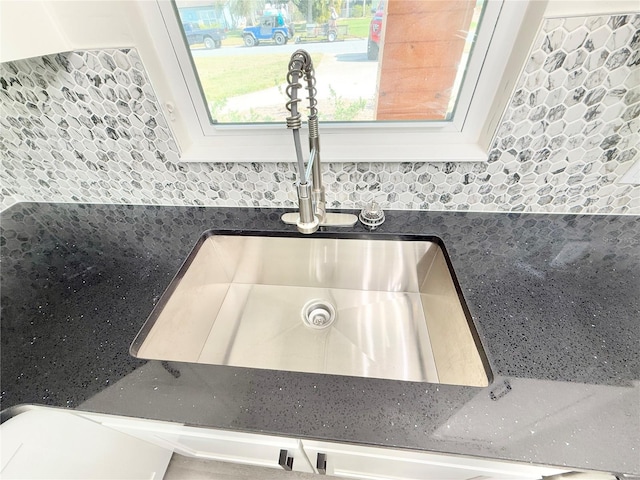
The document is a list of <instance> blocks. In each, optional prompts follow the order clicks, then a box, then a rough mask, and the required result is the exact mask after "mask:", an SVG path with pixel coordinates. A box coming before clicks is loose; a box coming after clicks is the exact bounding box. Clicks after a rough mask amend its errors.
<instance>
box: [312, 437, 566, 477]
mask: <svg viewBox="0 0 640 480" xmlns="http://www.w3.org/2000/svg"><path fill="white" fill-rule="evenodd" d="M302 444H303V448H304V450H305V452H306V454H307V456H308V457H309V459H310V460H311V462H312V463H313V465H314V467H316V468H317V470H318V471H319V472H321V470H322V469H323V467H324V470H325V471H326V474H327V475H335V476H339V477H343V478H358V479H370V480H382V479H384V480H413V479H415V480H429V479H433V480H471V479H473V480H489V479H491V480H493V479H496V480H498V479H500V480H502V479H504V480H527V479H532V480H534V479H540V478H541V477H542V476H543V475H554V474H558V473H562V472H566V471H567V470H563V469H559V468H548V467H537V466H535V465H528V464H524V465H523V464H516V463H509V462H500V461H494V460H483V459H476V458H469V457H460V456H455V455H442V454H435V453H429V452H419V451H409V450H397V449H390V448H381V447H366V446H361V445H350V444H338V443H329V442H317V441H312V440H303V441H302ZM318 455H323V456H324V457H323V458H324V459H325V460H326V464H324V465H322V464H321V465H317V461H318V460H317V459H318Z"/></svg>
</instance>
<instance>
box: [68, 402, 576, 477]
mask: <svg viewBox="0 0 640 480" xmlns="http://www.w3.org/2000/svg"><path fill="white" fill-rule="evenodd" d="M79 415H82V416H84V417H86V418H89V419H91V420H93V421H96V422H99V423H101V424H102V425H104V426H107V427H110V428H112V429H115V430H118V431H120V432H123V433H127V434H129V435H132V436H135V437H138V438H140V439H143V440H146V441H148V442H151V443H154V444H155V445H157V446H159V447H164V448H166V449H168V450H171V451H175V452H176V453H179V454H182V455H186V456H189V457H198V458H206V459H212V460H220V461H226V462H233V463H241V464H245V465H257V466H263V467H272V468H284V469H285V470H287V469H289V467H291V469H292V470H294V471H299V472H307V473H318V474H326V475H332V476H337V477H341V478H357V479H370V480H418V479H419V480H429V479H434V480H471V479H473V480H528V479H531V480H534V479H540V478H542V477H543V476H549V475H556V474H561V473H565V472H567V471H568V470H567V469H561V468H552V467H541V466H536V465H530V464H519V463H512V462H505V461H498V460H487V459H480V458H471V457H464V456H459V455H446V454H439V453H431V452H423V451H416V450H401V449H394V448H384V447H368V446H364V445H353V444H347V443H336V442H324V441H315V440H298V439H292V438H287V437H278V436H272V435H261V434H255V433H242V432H236V431H227V430H217V429H207V428H198V427H190V426H186V425H179V424H175V423H169V422H158V421H152V420H141V419H132V418H125V417H117V416H111V415H101V414H92V413H84V412H79ZM283 452H286V453H284V454H283ZM283 455H284V456H283ZM319 456H320V457H319ZM318 458H320V459H321V460H322V459H323V460H324V461H321V462H320V463H318ZM287 460H290V462H292V463H291V464H290V465H287ZM283 478H284V477H283Z"/></svg>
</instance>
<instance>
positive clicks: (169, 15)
mask: <svg viewBox="0 0 640 480" xmlns="http://www.w3.org/2000/svg"><path fill="white" fill-rule="evenodd" d="M536 4H541V5H542V6H541V7H540V6H539V5H538V6H537V7H536ZM544 5H546V2H536V1H535V0H488V4H487V6H486V9H487V10H486V11H485V13H484V19H483V24H484V25H486V24H487V23H489V22H493V23H494V27H493V29H487V28H481V29H480V32H479V33H478V38H477V42H476V46H475V47H474V51H473V54H472V58H471V59H470V64H469V67H468V73H467V74H466V76H465V80H464V82H463V85H462V87H461V90H460V98H459V100H458V106H457V108H456V111H455V112H454V117H453V119H452V120H451V121H447V122H345V123H338V122H330V123H326V122H325V123H321V125H320V139H321V146H322V153H323V160H324V161H325V162H421V161H428V162H451V161H456V162H467V161H469V162H478V161H486V160H487V157H488V149H489V146H490V143H491V140H492V137H493V134H494V131H495V129H496V127H497V125H498V121H499V120H500V117H501V115H502V111H503V109H504V106H505V104H506V101H507V99H508V97H509V96H510V94H511V91H512V89H513V84H514V83H515V79H516V78H517V75H518V74H519V73H520V69H521V68H522V64H523V63H524V59H525V57H526V54H527V53H528V49H529V45H530V41H531V39H532V37H533V35H534V34H535V32H536V31H537V28H538V25H539V21H540V19H541V18H542V14H543V12H544ZM140 8H141V9H142V13H143V15H144V18H145V20H146V22H147V26H148V29H149V34H150V36H151V38H153V41H154V45H155V50H156V55H157V57H158V59H159V61H160V63H161V69H162V71H163V72H164V73H165V75H166V77H165V82H167V83H168V86H169V92H170V95H169V96H170V97H171V98H167V95H164V96H163V97H165V98H163V99H162V103H163V107H164V109H165V112H166V114H167V116H168V118H169V120H170V124H171V126H172V127H173V131H174V133H175V134H176V137H177V140H178V143H179V147H180V150H181V158H180V160H181V161H183V162H293V161H295V152H294V149H293V143H292V139H291V132H289V131H288V130H287V129H286V127H285V125H284V117H285V115H286V112H285V111H284V103H285V101H286V99H284V98H283V121H282V124H254V125H248V124H237V125H235V124H211V123H210V121H209V116H208V114H207V111H206V108H207V106H206V103H205V102H204V100H203V98H202V95H201V93H200V89H199V85H198V80H197V78H196V73H195V71H194V69H193V67H192V63H191V58H190V55H189V52H188V47H187V46H186V45H185V42H184V40H183V37H182V33H181V30H180V24H179V18H178V16H177V15H176V14H175V10H174V8H173V5H172V4H171V2H170V0H154V1H147V2H141V3H140ZM531 10H534V12H533V13H532V12H531ZM532 17H533V18H532ZM536 17H537V18H536ZM525 19H526V22H525ZM285 73H286V72H283V76H284V75H285ZM318 81H320V82H321V81H322V79H318Z"/></svg>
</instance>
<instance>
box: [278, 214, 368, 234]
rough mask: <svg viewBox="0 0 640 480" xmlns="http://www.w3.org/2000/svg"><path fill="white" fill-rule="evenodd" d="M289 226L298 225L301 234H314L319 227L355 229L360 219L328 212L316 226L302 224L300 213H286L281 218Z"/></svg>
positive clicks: (350, 215)
mask: <svg viewBox="0 0 640 480" xmlns="http://www.w3.org/2000/svg"><path fill="white" fill-rule="evenodd" d="M280 218H281V219H282V221H283V222H284V223H286V224H287V225H297V226H298V230H299V231H300V233H313V232H315V231H316V230H317V229H318V227H353V226H354V225H355V224H356V222H357V221H358V217H356V216H355V215H352V214H351V213H332V212H328V213H326V214H325V216H324V220H323V221H322V222H318V223H316V224H315V228H313V227H312V224H306V223H304V224H302V223H300V214H299V213H298V212H290V213H285V214H283V215H282V217H280Z"/></svg>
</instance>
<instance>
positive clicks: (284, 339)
mask: <svg viewBox="0 0 640 480" xmlns="http://www.w3.org/2000/svg"><path fill="white" fill-rule="evenodd" d="M131 353H132V355H134V356H135V357H139V358H143V359H155V360H165V361H180V362H195V363H205V364H214V365H233V366H238V367H250V368H266V369H273V370H289V371H298V372H312V373H321V374H332V375H350V376H358V377H370V378H385V379H393V380H407V381H417V382H431V383H448V384H459V385H472V386H486V385H487V384H488V377H489V370H488V368H487V367H486V365H487V362H486V358H485V356H484V352H483V351H482V347H481V345H480V342H479V341H478V338H477V334H476V332H475V328H474V326H473V323H472V321H471V318H470V316H469V314H468V311H467V308H466V306H465V305H464V299H463V297H462V295H461V293H460V288H459V286H458V285H457V282H456V280H455V275H453V273H452V268H451V264H450V262H449V260H448V257H447V255H446V253H445V250H444V248H443V246H442V245H441V242H440V241H439V240H438V239H436V238H432V237H430V238H427V237H414V236H411V237H398V236H386V235H371V236H368V237H367V236H362V235H356V234H353V235H350V234H342V235H340V237H339V238H336V237H335V235H329V234H323V233H319V234H318V233H317V234H314V235H312V236H304V237H302V236H299V235H298V234H291V235H286V234H277V235H275V234H269V235H268V236H259V235H254V234H244V233H243V234H238V233H233V232H219V231H216V232H214V231H211V232H207V233H205V234H204V235H203V236H202V237H201V238H200V240H199V241H198V243H197V245H196V246H195V247H194V249H193V251H192V252H191V254H190V255H189V257H188V258H187V260H186V261H185V263H184V265H183V266H182V267H181V269H180V271H179V272H178V274H177V275H176V277H175V279H174V280H173V281H172V283H171V284H170V286H169V287H168V288H167V291H166V292H165V293H164V294H163V296H162V298H161V299H160V301H159V303H158V304H157V306H156V308H155V309H154V310H153V312H152V313H151V315H150V317H149V318H148V320H147V321H146V323H145V324H144V326H143V327H142V329H141V330H140V332H139V333H138V336H137V337H136V339H135V340H134V342H133V344H132V346H131Z"/></svg>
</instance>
